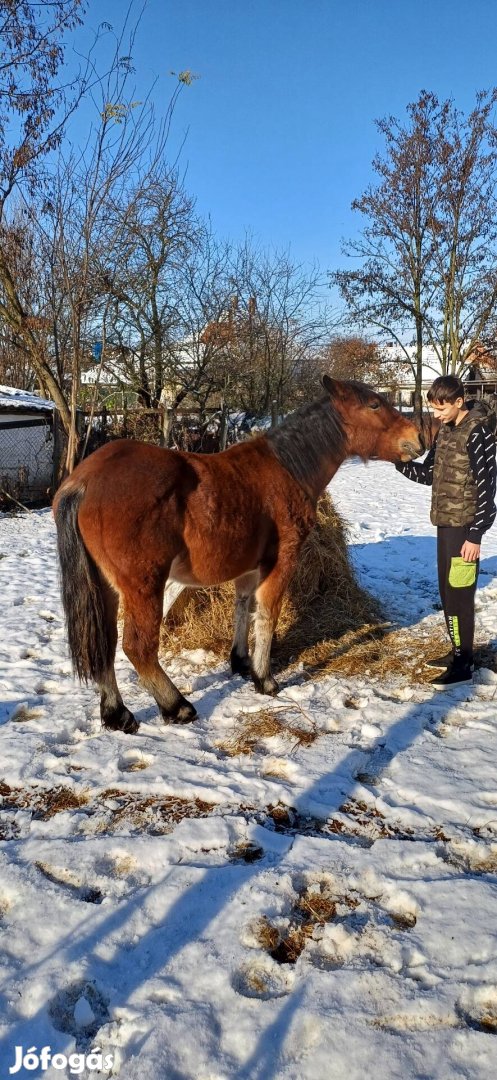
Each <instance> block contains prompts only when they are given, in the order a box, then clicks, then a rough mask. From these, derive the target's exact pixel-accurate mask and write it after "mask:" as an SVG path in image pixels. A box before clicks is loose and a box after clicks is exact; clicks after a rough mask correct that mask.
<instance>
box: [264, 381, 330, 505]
mask: <svg viewBox="0 0 497 1080" xmlns="http://www.w3.org/2000/svg"><path fill="white" fill-rule="evenodd" d="M267 439H268V442H269V444H270V446H271V447H272V450H273V451H274V453H275V454H276V456H277V458H278V459H279V461H280V464H281V465H283V466H284V468H285V469H286V470H287V471H288V472H289V473H290V475H291V476H293V477H294V479H295V480H297V482H298V483H299V484H300V485H301V487H303V488H304V490H305V491H306V492H307V494H308V495H309V496H310V498H311V499H312V500H313V501H314V502H316V501H317V499H318V498H319V496H320V495H322V493H323V491H324V490H325V488H326V487H327V485H328V484H329V482H330V480H331V479H332V477H333V476H334V475H335V473H336V471H337V469H338V468H339V466H340V465H341V463H342V461H343V460H344V458H345V456H346V449H345V446H346V438H345V433H344V429H343V425H342V422H341V418H340V417H339V416H338V415H337V413H336V412H335V411H333V410H332V409H331V408H330V402H329V399H327V398H321V399H320V400H319V401H315V402H312V403H311V404H310V405H307V406H303V407H302V408H301V409H297V411H296V412H295V413H293V414H291V415H290V416H289V417H287V418H286V419H285V420H284V422H283V423H282V424H281V426H280V427H279V428H276V429H274V430H273V431H271V432H269V434H268V435H267Z"/></svg>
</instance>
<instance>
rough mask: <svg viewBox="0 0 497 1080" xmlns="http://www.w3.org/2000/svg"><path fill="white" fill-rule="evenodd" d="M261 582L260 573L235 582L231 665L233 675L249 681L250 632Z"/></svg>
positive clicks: (250, 574)
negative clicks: (251, 616) (255, 596)
mask: <svg viewBox="0 0 497 1080" xmlns="http://www.w3.org/2000/svg"><path fill="white" fill-rule="evenodd" d="M258 581H259V571H258V570H253V571H251V573H249V574H243V576H242V577H239V578H237V579H236V581H235V597H236V598H235V632H234V636H233V644H232V646H231V653H230V663H231V670H232V672H233V675H241V676H242V678H244V679H247V678H248V677H249V675H250V657H249V651H248V630H249V619H250V611H251V604H252V598H253V595H254V592H255V589H256V586H257V583H258Z"/></svg>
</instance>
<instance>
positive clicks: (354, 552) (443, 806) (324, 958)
mask: <svg viewBox="0 0 497 1080" xmlns="http://www.w3.org/2000/svg"><path fill="white" fill-rule="evenodd" d="M330 490H331V494H332V495H333V497H334V499H335V501H336V504H337V507H338V509H339V510H340V511H341V513H342V514H343V515H344V516H345V518H346V519H347V521H348V522H349V524H350V550H351V556H352V558H353V560H354V563H355V566H356V568H357V572H358V574H359V576H360V578H361V580H362V582H363V583H364V584H365V585H366V586H367V587H368V588H369V589H370V590H371V592H373V593H374V594H375V595H376V596H378V597H379V598H380V599H381V601H382V602H383V604H384V606H385V607H386V609H387V611H388V614H389V616H390V618H391V619H392V620H393V621H395V622H396V623H398V624H400V625H401V626H404V627H412V628H413V630H414V628H418V630H419V625H420V623H422V625H423V626H425V627H426V628H427V629H430V628H431V627H435V626H439V625H440V621H441V615H440V613H439V611H438V609H437V601H438V596H437V590H436V565H435V562H436V554H435V539H434V530H433V529H432V527H431V526H430V524H429V516H428V504H429V492H428V491H427V490H426V489H422V488H420V487H418V486H417V485H414V484H409V483H408V482H407V481H406V480H405V479H404V478H403V477H401V476H400V475H399V474H397V473H396V472H395V471H394V470H393V469H392V467H391V466H389V465H386V464H383V463H379V462H375V463H371V464H370V465H369V466H367V467H366V466H363V465H362V464H360V463H358V462H355V461H354V462H348V463H346V464H345V465H344V466H343V467H342V469H341V470H340V472H339V473H338V475H337V476H336V477H335V479H334V481H333V483H332V485H331V489H330ZM0 586H1V595H2V601H3V602H2V628H3V636H2V639H1V640H0V689H1V691H2V693H1V704H0V753H1V761H2V765H1V769H0V780H2V781H3V783H4V785H8V788H9V789H11V790H10V791H9V790H8V789H7V788H6V787H3V788H0V791H3V792H4V805H3V811H2V814H1V819H0V830H1V831H0V836H1V837H2V838H3V839H2V841H1V842H0V864H1V870H0V959H1V966H2V968H3V972H4V973H3V975H2V983H1V990H2V995H1V999H0V1000H1V1003H2V1004H1V1006H0V1061H1V1062H2V1072H1V1077H2V1080H3V1078H4V1076H5V1077H7V1076H8V1075H9V1073H8V1068H9V1067H10V1065H11V1064H12V1063H13V1062H14V1058H15V1047H16V1046H22V1047H24V1048H25V1051H27V1049H29V1048H32V1047H35V1048H38V1050H39V1049H40V1048H41V1047H43V1046H45V1045H49V1046H51V1048H52V1052H53V1053H65V1054H66V1055H70V1054H71V1053H74V1052H75V1051H82V1052H84V1053H89V1052H90V1050H91V1049H92V1048H97V1047H98V1048H99V1050H100V1052H101V1053H102V1054H103V1055H109V1054H110V1055H112V1057H113V1061H114V1064H113V1067H112V1075H113V1076H120V1077H122V1078H123V1080H158V1078H160V1080H231V1078H234V1077H236V1078H237V1080H267V1078H273V1077H276V1078H278V1080H279V1078H281V1080H323V1078H324V1077H326V1080H343V1078H344V1077H347V1078H348V1080H359V1078H361V1080H362V1078H363V1077H364V1076H365V1075H368V1074H371V1073H372V1074H373V1075H375V1076H378V1077H380V1076H381V1077H382V1080H397V1078H398V1077H401V1076H402V1077H411V1076H413V1077H414V1076H418V1077H421V1076H424V1077H428V1076H429V1077H430V1078H436V1080H449V1078H453V1077H455V1076H457V1077H461V1078H464V1080H473V1078H474V1080H477V1078H478V1080H482V1078H487V1077H488V1078H489V1080H490V1077H492V1078H493V1076H494V1075H495V1048H496V1042H495V1039H496V1036H497V919H496V914H497V754H496V752H495V751H496V742H494V739H496V736H497V710H496V707H495V706H496V701H497V674H496V673H494V672H493V671H490V670H488V669H484V670H480V671H479V672H477V674H476V676H475V682H474V685H473V686H472V687H470V688H468V687H460V688H456V689H454V690H452V691H450V692H448V693H437V692H434V691H433V690H432V689H431V688H430V687H429V686H427V685H426V684H421V683H420V684H412V685H408V684H407V682H406V680H403V679H402V678H400V677H396V678H394V677H391V678H388V679H384V680H382V681H380V680H378V679H373V678H371V677H369V676H368V675H367V674H366V673H365V672H364V673H363V674H362V675H360V676H354V677H342V676H336V675H333V676H327V677H325V678H323V679H321V680H319V681H315V682H311V681H309V680H308V679H307V678H306V677H305V673H303V672H299V671H296V672H295V671H294V672H291V673H287V674H286V676H284V677H283V678H282V679H281V680H280V681H281V686H282V689H281V692H280V694H279V695H278V697H276V698H275V699H263V698H261V697H259V696H258V695H257V694H256V693H255V691H254V689H253V688H252V686H251V685H250V684H247V683H243V682H242V680H241V679H239V678H235V679H233V678H231V677H230V675H229V671H228V666H227V664H226V663H222V664H219V663H215V664H214V663H212V661H211V662H209V656H208V654H204V653H201V652H199V651H198V650H197V651H196V652H191V653H187V654H185V655H184V656H183V657H182V658H176V659H174V660H173V661H171V662H169V670H170V672H171V674H172V676H173V678H176V680H177V681H178V683H179V685H180V687H181V689H182V690H184V691H185V692H187V693H188V694H189V695H190V696H191V699H192V701H193V702H194V703H195V705H196V707H197V709H198V712H199V719H198V721H196V722H195V723H194V724H192V725H191V726H188V727H184V728H181V727H179V728H175V727H165V726H164V725H163V724H162V723H161V722H160V721H159V718H158V715H157V712H156V708H155V706H154V704H153V702H152V701H151V700H150V698H149V697H148V696H147V695H146V693H145V691H144V690H142V688H141V687H140V686H139V684H138V682H137V680H136V677H135V674H134V672H133V671H132V669H131V668H130V666H129V664H128V662H127V660H126V659H125V657H124V655H123V654H122V652H119V655H118V662H117V678H118V682H119V683H120V686H121V689H122V691H123V697H124V700H125V702H126V703H128V704H129V705H130V707H131V708H132V710H133V712H134V713H135V714H136V715H137V716H138V718H139V719H140V721H141V727H140V730H139V733H138V734H137V735H136V736H133V737H129V736H128V737H127V736H125V735H122V734H114V733H110V732H104V731H102V729H101V727H100V720H99V714H98V700H97V697H96V694H95V692H94V690H93V689H92V688H91V687H85V686H83V687H80V686H79V685H77V684H76V683H75V682H74V681H73V678H72V675H71V667H70V662H69V660H68V657H67V651H66V644H65V634H64V626H63V621H62V613H61V605H60V600H59V593H58V581H57V566H56V556H55V533H54V526H53V522H52V517H51V514H50V511H48V510H46V511H38V512H34V513H30V514H26V515H19V516H12V517H10V516H3V517H2V518H1V519H0ZM477 596H478V603H477V640H478V642H480V643H482V644H493V645H494V647H495V645H496V642H497V608H496V604H495V600H496V598H497V529H495V528H494V529H493V530H492V531H491V532H490V533H489V534H487V536H486V537H485V538H484V545H483V557H482V564H481V577H480V587H479V591H478V594H477ZM262 706H267V707H269V708H273V709H275V710H277V711H278V716H279V717H280V718H281V720H282V729H281V731H280V732H279V733H277V734H276V735H272V736H270V737H265V738H261V740H260V742H259V743H257V744H256V745H255V746H254V748H253V750H252V752H251V753H249V754H244V755H241V754H239V755H238V756H231V755H230V754H229V753H227V750H226V747H229V744H230V742H232V741H233V739H234V737H235V735H236V733H237V732H239V730H240V727H241V725H242V723H243V722H244V719H245V718H246V714H251V713H257V712H258V710H259V709H260V708H261V707H262ZM285 722H286V723H287V726H288V728H292V727H293V728H294V727H295V725H296V723H297V722H298V724H300V726H304V727H305V726H307V727H311V728H313V729H314V730H315V731H316V732H317V734H318V738H317V739H316V740H315V741H314V742H312V743H310V744H309V745H306V744H304V743H302V744H299V743H298V741H296V740H295V737H294V736H291V734H290V733H289V732H287V733H285ZM496 741H497V739H496ZM271 808H272V809H271ZM305 904H308V905H309V906H310V909H312V910H313V911H314V912H317V913H318V914H319V911H320V910H321V908H320V905H323V904H324V905H328V918H324V917H322V918H321V919H314V921H313V922H312V925H311V928H310V931H309V933H308V934H307V935H304V936H303V937H302V939H301V940H300V945H299V948H300V952H299V955H298V957H297V959H296V962H294V963H283V962H280V961H281V955H280V953H281V949H280V953H278V948H277V947H276V946H277V943H278V942H279V943H280V945H281V942H283V943H285V942H287V943H288V942H289V941H291V940H293V939H292V933H294V932H295V930H296V929H297V930H298V928H299V926H300V927H301V925H302V911H303V905H305ZM330 912H331V914H330ZM271 952H276V958H275V957H274V956H272V955H271ZM278 957H279V958H278ZM16 1075H18V1076H21V1077H25V1076H28V1075H30V1076H33V1075H42V1074H41V1073H40V1072H36V1073H34V1072H32V1071H31V1072H30V1071H28V1070H26V1069H24V1068H21V1070H20V1071H19V1072H18V1073H17V1074H16ZM43 1075H44V1076H49V1077H56V1076H60V1075H61V1072H60V1071H59V1070H56V1069H55V1068H53V1067H51V1066H49V1068H48V1069H47V1070H46V1071H44V1072H43ZM64 1075H66V1074H64ZM67 1075H70V1074H69V1073H67ZM85 1075H89V1076H91V1075H102V1076H103V1075H110V1074H109V1073H108V1072H107V1073H105V1072H102V1073H99V1074H97V1073H96V1072H94V1071H93V1072H91V1071H88V1073H85Z"/></svg>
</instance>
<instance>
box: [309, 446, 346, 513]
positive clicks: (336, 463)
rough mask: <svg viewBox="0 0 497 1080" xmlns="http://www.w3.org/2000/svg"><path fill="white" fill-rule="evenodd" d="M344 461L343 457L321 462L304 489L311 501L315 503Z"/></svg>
mask: <svg viewBox="0 0 497 1080" xmlns="http://www.w3.org/2000/svg"><path fill="white" fill-rule="evenodd" d="M344 461H345V455H344V456H341V457H339V458H337V457H333V458H329V460H327V461H322V462H321V468H320V469H319V470H318V471H317V472H316V473H315V474H314V475H313V476H309V477H308V479H307V481H306V483H305V485H304V486H305V487H306V488H307V491H308V493H309V495H310V497H311V499H312V500H313V502H317V501H318V499H319V497H320V496H321V495H322V494H323V492H324V491H325V490H326V488H327V487H328V484H330V483H331V481H332V480H333V477H334V475H335V473H336V472H338V470H339V468H340V465H341V464H342V463H343V462H344Z"/></svg>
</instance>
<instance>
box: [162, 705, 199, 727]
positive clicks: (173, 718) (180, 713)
mask: <svg viewBox="0 0 497 1080" xmlns="http://www.w3.org/2000/svg"><path fill="white" fill-rule="evenodd" d="M160 714H161V716H162V719H163V720H164V723H165V724H191V723H192V720H196V719H197V716H198V713H197V710H196V709H194V707H193V705H190V702H189V701H185V700H184V701H181V702H180V704H179V705H178V707H177V708H176V709H175V710H174V712H167V711H166V709H161V710H160Z"/></svg>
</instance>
